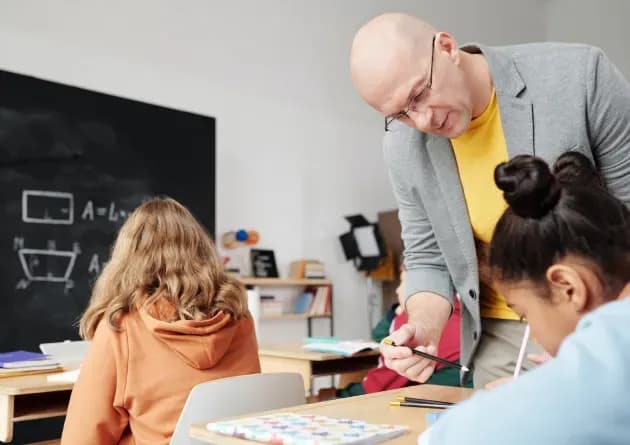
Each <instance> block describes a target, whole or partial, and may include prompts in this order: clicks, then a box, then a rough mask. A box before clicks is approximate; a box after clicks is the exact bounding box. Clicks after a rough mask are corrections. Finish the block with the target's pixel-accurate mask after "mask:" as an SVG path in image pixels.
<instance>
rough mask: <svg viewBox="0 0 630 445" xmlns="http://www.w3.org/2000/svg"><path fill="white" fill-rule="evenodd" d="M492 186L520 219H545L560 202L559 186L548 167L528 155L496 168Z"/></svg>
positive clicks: (541, 161)
mask: <svg viewBox="0 0 630 445" xmlns="http://www.w3.org/2000/svg"><path fill="white" fill-rule="evenodd" d="M494 182H495V183H496V184H497V187H499V189H501V190H502V191H503V197H504V198H505V200H506V201H507V203H508V204H509V206H510V207H511V208H512V210H513V211H514V212H515V213H516V214H517V215H519V216H521V217H523V218H540V217H542V216H544V215H546V214H547V213H548V212H549V211H550V210H551V209H553V207H554V206H555V205H556V203H557V202H558V199H559V198H560V184H559V183H558V181H556V178H555V177H554V175H553V174H551V171H550V170H549V166H548V165H547V163H546V162H545V161H543V160H542V159H540V158H536V157H534V156H530V155H519V156H516V157H514V158H512V159H511V160H510V161H509V162H503V163H501V164H499V165H497V167H496V168H495V170H494Z"/></svg>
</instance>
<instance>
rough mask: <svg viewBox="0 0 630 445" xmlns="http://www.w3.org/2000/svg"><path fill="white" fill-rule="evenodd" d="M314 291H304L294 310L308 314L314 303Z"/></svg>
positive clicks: (297, 312)
mask: <svg viewBox="0 0 630 445" xmlns="http://www.w3.org/2000/svg"><path fill="white" fill-rule="evenodd" d="M313 297H314V295H313V292H304V293H302V294H301V295H300V296H299V297H298V298H297V301H296V302H295V306H294V308H293V312H294V313H296V314H306V313H308V312H309V310H310V308H311V304H312V303H313Z"/></svg>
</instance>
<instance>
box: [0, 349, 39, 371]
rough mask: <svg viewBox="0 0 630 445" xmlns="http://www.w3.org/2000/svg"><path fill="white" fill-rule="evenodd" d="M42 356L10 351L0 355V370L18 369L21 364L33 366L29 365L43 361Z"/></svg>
mask: <svg viewBox="0 0 630 445" xmlns="http://www.w3.org/2000/svg"><path fill="white" fill-rule="evenodd" d="M46 358H48V357H46V356H45V355H44V354H40V353H37V352H29V351H11V352H2V353H0V368H18V367H20V366H22V365H23V364H26V366H28V365H30V366H33V365H32V364H31V363H33V362H39V361H40V360H44V359H46Z"/></svg>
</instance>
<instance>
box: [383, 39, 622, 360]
mask: <svg viewBox="0 0 630 445" xmlns="http://www.w3.org/2000/svg"><path fill="white" fill-rule="evenodd" d="M464 49H465V50H466V51H468V52H482V53H483V54H484V55H485V57H486V59H487V61H488V64H489V67H490V72H491V75H492V79H493V82H494V87H495V90H496V94H497V100H498V103H499V112H500V115H501V123H502V125H503V131H504V134H505V140H506V144H507V150H508V154H509V156H510V157H513V156H515V155H517V154H531V155H536V156H539V157H541V158H543V159H545V160H547V161H548V162H553V161H554V160H555V159H556V158H557V157H558V156H559V155H560V154H562V153H563V152H566V151H568V150H579V151H580V152H582V153H584V154H586V155H587V156H589V157H590V158H591V159H593V161H594V162H595V164H596V165H597V167H598V169H599V171H600V173H601V174H602V176H603V178H604V179H605V181H606V184H607V186H608V188H609V189H610V190H611V191H612V193H613V194H614V195H615V196H617V197H618V198H620V199H621V200H623V201H624V202H625V203H626V205H628V204H630V181H629V178H627V175H628V172H630V85H629V84H628V83H627V81H626V80H625V79H624V77H623V76H622V74H621V73H620V72H619V71H618V70H617V68H616V67H615V66H614V65H613V64H612V63H611V62H610V61H609V60H608V59H607V58H606V56H605V55H604V54H603V52H602V51H601V50H600V49H598V48H594V47H591V46H586V45H576V44H560V43H536V44H527V45H518V46H506V47H486V46H482V45H469V46H467V47H464ZM383 145H384V154H385V159H386V162H387V164H388V168H389V174H390V179H391V182H392V186H393V190H394V194H395V196H396V199H397V201H398V208H399V210H398V212H399V213H398V214H399V218H400V222H401V224H402V238H403V242H404V245H405V265H406V267H407V285H406V290H407V296H410V295H412V294H415V293H417V292H421V291H428V292H433V293H436V294H438V295H441V296H443V297H444V298H446V299H447V300H449V301H450V302H451V303H452V302H453V301H454V298H455V292H457V293H458V294H459V296H460V298H461V301H462V323H461V326H462V329H461V358H460V360H461V362H462V364H465V365H467V366H470V364H471V360H472V358H473V355H474V352H475V350H476V348H477V345H478V343H479V338H480V333H481V318H480V315H479V299H478V294H479V278H478V270H477V257H476V252H475V245H474V240H473V234H472V229H471V225H470V220H469V218H468V212H467V209H466V203H465V200H464V194H463V191H462V186H461V182H460V179H459V175H458V172H457V165H456V162H455V158H454V155H453V149H452V146H451V143H450V140H449V139H447V138H444V137H440V136H433V135H429V134H425V133H422V132H420V131H418V130H415V129H412V128H410V127H408V126H406V125H404V124H402V123H400V122H396V123H394V124H393V126H392V129H391V130H390V131H388V132H386V133H385V138H384V144H383Z"/></svg>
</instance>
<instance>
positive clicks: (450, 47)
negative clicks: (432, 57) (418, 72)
mask: <svg viewBox="0 0 630 445" xmlns="http://www.w3.org/2000/svg"><path fill="white" fill-rule="evenodd" d="M435 51H436V52H437V51H441V52H444V53H447V54H448V56H449V58H450V59H451V60H452V61H453V63H455V64H456V65H457V64H459V62H460V54H459V46H457V41H456V40H455V37H453V36H452V35H450V34H449V33H447V32H438V33H437V34H436V35H435Z"/></svg>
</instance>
